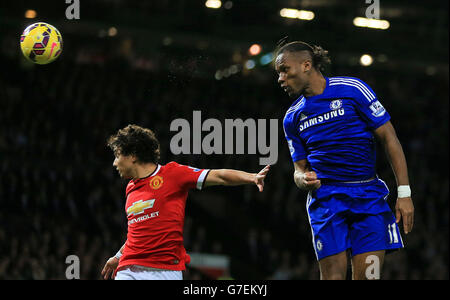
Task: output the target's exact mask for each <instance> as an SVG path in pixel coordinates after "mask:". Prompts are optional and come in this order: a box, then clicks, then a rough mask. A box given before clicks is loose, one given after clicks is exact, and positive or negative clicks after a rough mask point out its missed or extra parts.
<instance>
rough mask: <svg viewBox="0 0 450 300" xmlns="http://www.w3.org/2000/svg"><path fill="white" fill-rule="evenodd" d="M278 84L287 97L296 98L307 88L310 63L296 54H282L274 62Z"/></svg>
mask: <svg viewBox="0 0 450 300" xmlns="http://www.w3.org/2000/svg"><path fill="white" fill-rule="evenodd" d="M275 70H276V72H277V73H278V83H279V84H280V86H281V88H282V89H283V90H284V91H285V92H286V93H288V95H289V97H291V98H297V97H299V96H300V95H302V94H303V93H304V90H305V88H306V87H307V86H308V80H309V76H308V75H309V70H310V62H309V61H308V60H305V59H302V56H301V55H298V53H291V52H283V53H281V54H280V55H278V56H277V58H276V60H275Z"/></svg>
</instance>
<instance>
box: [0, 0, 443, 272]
mask: <svg viewBox="0 0 450 300" xmlns="http://www.w3.org/2000/svg"><path fill="white" fill-rule="evenodd" d="M205 2H206V1H204V0H195V1H191V0H189V1H188V0H175V1H136V0H129V1H125V0H115V1H112V0H110V1H108V0H104V1H83V0H82V1H80V3H81V7H80V12H81V14H80V19H79V20H68V19H67V18H66V16H65V11H66V8H67V7H68V6H69V4H66V3H65V1H62V0H61V1H12V2H10V1H8V2H7V4H6V2H5V1H3V2H2V4H1V9H0V45H1V48H0V53H1V55H0V64H1V66H2V72H1V73H0V74H1V75H0V76H1V77H0V99H1V100H0V174H1V176H0V279H65V270H66V267H67V264H66V263H65V259H66V257H67V256H68V255H72V254H75V255H77V256H78V257H79V258H80V263H81V279H99V278H100V270H101V268H102V267H103V265H104V263H105V262H106V260H107V259H108V258H109V257H110V256H112V255H113V254H114V253H115V252H116V251H117V250H118V249H119V248H120V246H121V245H122V244H123V242H124V241H125V238H126V219H125V214H124V211H123V206H124V188H125V186H126V182H125V181H123V180H121V179H120V178H119V176H118V175H117V173H116V172H115V170H114V169H113V168H112V161H113V155H112V153H111V152H110V151H109V150H108V149H107V148H106V145H105V141H106V138H107V137H108V136H109V135H110V134H112V133H114V132H115V131H116V130H117V129H119V128H122V127H124V126H126V125H127V124H129V123H135V124H139V125H141V126H145V127H149V128H152V129H154V130H155V132H156V134H157V136H158V137H159V139H160V142H161V148H162V163H166V162H169V161H171V160H176V161H177V162H179V163H184V164H189V165H192V166H196V167H201V168H236V169H242V170H247V171H252V172H256V171H258V170H259V169H260V168H261V166H259V163H258V160H259V155H205V154H203V155H177V156H175V155H173V154H171V152H170V149H169V143H170V139H171V137H172V136H173V135H174V134H175V132H170V130H169V125H170V123H171V121H172V120H174V119H176V118H184V119H187V120H189V121H190V122H191V120H192V112H193V111H194V110H201V112H202V120H205V119H207V118H216V119H218V120H221V121H222V122H223V120H225V119H226V118H231V119H237V118H241V119H243V120H245V119H247V118H253V119H267V120H268V119H278V120H279V142H278V149H279V154H278V161H277V163H276V164H275V165H274V166H273V167H272V169H271V172H270V173H269V176H268V178H267V180H266V186H265V191H264V193H258V192H257V190H256V187H254V186H246V187H231V188H221V187H217V188H210V189H207V190H205V191H193V192H191V193H190V196H189V198H188V201H187V206H186V220H185V247H186V249H187V250H188V252H197V253H209V254H219V255H225V256H227V257H228V258H229V262H230V265H229V274H228V275H230V276H231V277H232V278H236V279H318V278H319V273H318V268H317V262H316V261H315V257H314V253H313V249H312V245H311V239H310V235H311V233H310V229H309V225H308V220H307V215H306V212H305V197H306V194H305V193H304V192H302V191H300V190H298V189H297V188H296V187H295V185H294V183H293V180H292V172H293V168H292V162H291V160H290V156H289V152H288V148H287V145H286V143H285V140H284V136H283V132H282V122H281V120H282V118H283V116H284V113H285V111H286V109H287V108H288V107H289V105H290V102H291V100H290V99H288V98H287V96H286V95H285V94H284V93H283V92H282V90H281V89H280V88H279V87H278V85H277V83H276V78H277V77H276V74H275V72H274V71H273V68H272V66H271V64H270V63H267V60H266V61H264V60H263V61H261V58H262V57H263V56H264V55H265V54H268V53H270V52H271V51H273V49H274V48H275V47H276V45H277V42H278V41H279V40H280V39H282V38H283V37H285V36H288V37H289V39H290V40H303V41H307V42H310V43H312V44H317V45H321V46H323V47H324V48H325V49H327V50H329V52H330V55H331V58H332V65H331V66H330V67H329V68H328V69H327V70H326V72H325V75H328V76H333V75H349V76H355V77H359V78H361V79H362V80H364V81H366V82H367V83H368V84H369V85H370V86H371V87H372V88H373V89H374V90H375V92H376V93H377V95H378V97H379V99H380V100H381V101H382V103H383V104H384V106H385V107H386V108H387V110H388V111H389V112H390V114H391V116H392V122H393V124H394V126H395V127H396V129H397V134H398V136H399V139H400V141H401V142H402V144H403V148H404V151H405V153H406V157H407V161H408V167H409V175H410V181H411V186H412V190H413V200H414V204H415V209H416V211H415V225H414V230H413V231H412V233H411V234H409V235H408V236H405V235H403V239H404V242H405V243H406V249H405V250H402V251H399V252H397V253H395V254H391V255H388V256H387V257H386V262H385V266H384V277H383V278H384V279H448V277H449V275H448V274H449V273H448V199H449V194H448V2H447V1H416V0H414V1H411V0H408V1H406V0H405V1H383V0H381V1H380V8H381V11H380V17H381V19H386V20H389V22H390V27H389V28H388V29H387V30H376V29H369V28H360V27H355V26H354V25H353V23H352V21H353V19H354V18H355V17H358V16H359V17H364V13H365V11H366V8H367V7H368V6H369V4H366V3H365V1H363V0H360V1H337V0H327V1H322V0H315V1H308V0H298V1H296V0H291V1H289V0H286V1H282V0H279V1H256V0H246V1H239V0H234V1H222V3H221V4H222V6H221V7H220V8H218V9H212V8H208V7H206V6H205ZM285 7H288V8H297V9H304V10H309V11H313V12H314V14H315V17H314V19H313V20H311V21H306V20H297V19H295V20H294V19H287V18H282V17H281V16H280V10H281V9H282V8H285ZM29 9H32V10H34V11H35V12H36V14H37V15H36V17H35V18H34V19H28V18H25V11H27V10H29ZM37 21H44V22H48V23H50V24H52V25H54V26H56V27H57V28H58V29H59V30H60V32H61V33H62V36H63V40H64V49H63V53H62V56H61V57H59V58H58V59H57V61H55V62H54V63H52V64H50V65H46V66H38V65H33V64H30V63H28V62H26V61H25V59H24V58H23V56H22V53H21V52H20V48H19V37H20V34H21V32H22V31H23V29H24V28H25V27H26V26H27V25H28V24H31V23H34V22H37ZM255 43H257V44H259V45H261V47H262V51H261V53H260V54H259V55H256V56H251V55H250V54H249V52H248V49H249V47H250V46H251V45H252V44H255ZM365 53H367V54H370V55H372V57H373V59H374V60H373V63H372V64H371V65H370V66H362V65H361V64H360V63H359V59H360V57H361V55H362V54H365ZM249 60H252V61H253V63H252V62H249ZM233 66H234V67H233ZM191 124H192V123H191ZM204 135H205V133H203V136H204ZM377 164H378V167H377V168H378V169H377V170H378V174H379V175H380V176H381V178H383V179H384V180H385V181H386V182H387V184H388V186H389V188H390V190H391V191H393V192H392V193H391V197H390V198H389V203H390V204H391V205H392V206H393V205H394V202H395V199H394V198H395V195H396V193H395V178H394V176H393V174H392V172H391V169H390V166H389V163H388V162H387V160H386V158H385V155H384V153H383V151H382V150H381V149H378V162H377ZM225 275H227V274H225ZM185 278H186V279H205V278H209V277H208V275H207V274H205V273H202V272H201V271H199V270H198V269H196V268H194V267H189V268H188V270H187V272H186V273H185Z"/></svg>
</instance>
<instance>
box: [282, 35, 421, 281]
mask: <svg viewBox="0 0 450 300" xmlns="http://www.w3.org/2000/svg"><path fill="white" fill-rule="evenodd" d="M275 57H276V60H275V69H276V71H277V73H278V83H279V84H280V85H281V87H282V88H283V89H284V90H285V91H286V92H287V93H288V94H289V96H290V97H292V98H295V99H296V100H295V101H294V103H293V104H292V105H291V107H290V108H289V109H288V110H287V112H286V115H285V117H284V121H283V125H284V131H285V135H286V139H287V142H288V145H289V149H290V152H291V156H292V160H293V162H294V170H295V171H294V181H295V184H296V185H297V186H298V187H299V188H300V189H304V190H308V191H309V193H308V198H307V203H306V209H307V213H308V217H309V221H310V225H311V230H312V238H313V246H314V250H315V253H316V256H317V260H318V261H319V268H320V278H321V279H345V278H346V276H347V260H348V255H349V256H350V257H351V263H352V271H353V272H352V278H353V279H374V278H375V279H377V278H379V276H377V275H378V274H380V272H381V270H372V269H371V270H370V272H368V263H374V262H375V259H376V260H377V264H372V265H371V266H372V267H373V266H379V268H380V269H381V266H382V264H383V261H384V256H385V253H386V252H388V251H392V250H395V249H398V248H402V247H403V242H402V238H401V235H400V231H399V227H398V223H399V222H400V220H401V221H402V223H403V229H404V232H405V234H408V233H409V232H410V231H411V230H412V227H413V219H414V206H413V203H412V199H411V189H410V187H409V179H408V170H407V164H406V159H405V156H404V153H403V150H402V146H401V144H400V142H399V140H398V138H397V135H396V133H395V130H394V128H393V126H392V124H391V122H390V115H389V114H388V112H387V111H386V110H385V109H384V107H383V106H382V104H381V103H380V101H379V100H378V98H377V96H376V95H375V93H374V91H373V90H372V89H371V88H370V87H369V86H368V85H367V84H366V83H364V82H363V81H361V80H360V79H358V78H354V77H329V78H328V77H325V76H323V75H322V73H321V68H322V67H323V66H324V65H325V64H327V63H329V62H330V59H329V57H328V51H326V50H324V49H322V48H321V47H319V46H311V45H309V44H307V43H304V42H291V43H288V44H285V45H283V46H281V47H280V48H279V49H278V51H277V53H276V56H275ZM376 138H377V139H378V140H379V141H380V142H381V144H382V145H383V147H384V150H385V152H386V155H387V157H388V160H389V162H390V164H391V167H392V170H393V172H394V175H395V178H396V181H397V186H398V191H397V202H396V205H395V216H394V213H393V212H392V211H391V209H390V207H389V205H388V203H387V198H388V195H389V190H388V188H387V186H386V184H385V183H384V182H383V181H382V180H381V179H380V178H378V176H377V174H376V170H375V161H376V153H375V152H376V151H375V150H376V140H375V139H376ZM368 275H370V276H368Z"/></svg>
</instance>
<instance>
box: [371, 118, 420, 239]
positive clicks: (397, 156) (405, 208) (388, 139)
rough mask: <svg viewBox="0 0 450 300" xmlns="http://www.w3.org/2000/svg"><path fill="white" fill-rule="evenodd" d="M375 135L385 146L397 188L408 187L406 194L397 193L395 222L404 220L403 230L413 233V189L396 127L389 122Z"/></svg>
mask: <svg viewBox="0 0 450 300" xmlns="http://www.w3.org/2000/svg"><path fill="white" fill-rule="evenodd" d="M375 135H376V136H377V137H378V139H379V140H380V141H381V143H382V144H383V146H384V149H385V152H386V155H387V157H388V160H389V163H390V164H391V167H392V170H393V172H394V175H395V180H396V181H397V186H406V188H407V190H406V193H402V194H401V193H400V189H398V191H397V203H396V204H395V217H396V218H395V219H396V220H395V221H396V223H399V222H400V220H401V219H402V220H403V230H404V232H405V233H406V234H408V233H409V232H411V230H412V228H413V225H414V204H413V202H412V199H411V189H410V188H409V179H408V167H407V165H406V158H405V154H404V153H403V149H402V145H401V144H400V142H399V140H398V138H397V135H396V133H395V130H394V127H393V126H392V124H391V122H390V121H388V122H387V123H385V124H384V125H382V126H380V127H379V128H377V129H376V130H375Z"/></svg>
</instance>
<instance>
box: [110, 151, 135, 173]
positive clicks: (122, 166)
mask: <svg viewBox="0 0 450 300" xmlns="http://www.w3.org/2000/svg"><path fill="white" fill-rule="evenodd" d="M113 166H114V167H115V168H116V170H117V172H119V175H120V177H122V178H124V179H130V178H133V174H134V157H133V156H131V155H129V156H124V155H122V154H117V155H116V157H115V159H114V163H113Z"/></svg>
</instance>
